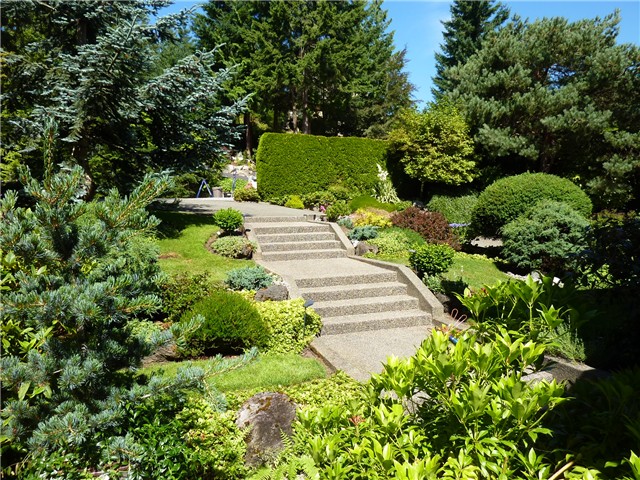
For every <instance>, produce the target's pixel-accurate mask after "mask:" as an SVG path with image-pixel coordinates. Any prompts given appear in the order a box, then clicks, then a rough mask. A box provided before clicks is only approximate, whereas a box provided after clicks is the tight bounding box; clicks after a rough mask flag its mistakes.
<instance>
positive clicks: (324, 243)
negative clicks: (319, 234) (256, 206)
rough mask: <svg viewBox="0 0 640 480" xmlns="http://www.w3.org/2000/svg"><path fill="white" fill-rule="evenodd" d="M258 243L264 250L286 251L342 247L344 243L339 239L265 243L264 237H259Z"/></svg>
mask: <svg viewBox="0 0 640 480" xmlns="http://www.w3.org/2000/svg"><path fill="white" fill-rule="evenodd" d="M258 243H259V244H260V248H261V249H262V252H263V253H264V252H285V251H291V250H332V249H340V247H341V246H342V244H341V243H340V242H338V241H337V240H320V241H306V242H282V243H264V242H263V241H262V237H258Z"/></svg>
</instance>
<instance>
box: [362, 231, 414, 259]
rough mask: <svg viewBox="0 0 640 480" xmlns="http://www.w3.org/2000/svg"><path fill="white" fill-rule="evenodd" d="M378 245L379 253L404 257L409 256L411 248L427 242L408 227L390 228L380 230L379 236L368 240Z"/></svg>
mask: <svg viewBox="0 0 640 480" xmlns="http://www.w3.org/2000/svg"><path fill="white" fill-rule="evenodd" d="M368 243H370V244H371V245H375V246H376V247H378V255H381V256H388V257H395V258H402V257H406V258H408V257H409V250H413V249H415V248H417V246H419V245H423V244H424V243H425V241H424V239H423V238H422V237H421V236H420V235H419V234H417V233H416V232H414V231H413V230H409V229H406V228H397V227H394V228H389V229H384V230H381V231H379V232H378V236H377V237H376V238H373V239H371V240H369V241H368Z"/></svg>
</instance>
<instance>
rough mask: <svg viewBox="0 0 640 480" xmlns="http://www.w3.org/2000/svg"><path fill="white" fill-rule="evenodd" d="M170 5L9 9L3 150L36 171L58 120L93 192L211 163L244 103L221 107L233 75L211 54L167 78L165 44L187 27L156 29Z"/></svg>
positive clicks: (93, 1) (173, 23)
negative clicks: (41, 146) (43, 135)
mask: <svg viewBox="0 0 640 480" xmlns="http://www.w3.org/2000/svg"><path fill="white" fill-rule="evenodd" d="M169 3H170V2H168V1H166V0H149V1H145V2H138V1H132V0H124V1H117V2H116V1H110V2H103V1H98V0H89V1H84V2H68V1H64V0H53V1H49V2H31V1H28V2H11V1H9V2H4V4H3V8H2V24H3V29H2V49H3V56H2V61H3V78H2V92H3V120H4V121H5V122H6V123H7V124H9V125H11V127H10V128H9V129H7V130H5V129H3V132H2V144H3V149H4V150H5V151H8V152H10V153H12V154H13V156H14V158H15V157H16V156H19V157H21V158H20V160H21V161H22V162H24V163H31V164H34V163H35V162H36V161H37V160H36V159H37V156H33V155H29V153H28V152H29V149H33V148H36V147H37V145H38V136H39V132H41V131H42V124H43V123H44V122H45V120H46V119H48V118H50V117H53V118H54V119H55V120H56V121H57V122H58V124H59V132H60V135H61V137H62V139H63V140H64V142H63V143H62V144H61V148H60V153H59V154H60V156H61V158H62V159H65V158H66V159H70V160H73V161H74V162H75V163H76V164H78V165H80V166H82V168H83V170H84V172H85V174H86V175H87V178H88V179H89V180H90V185H91V188H90V191H91V192H92V191H94V190H95V187H96V180H98V181H100V182H101V183H102V187H103V188H104V190H106V189H108V187H109V186H111V185H114V184H115V185H119V186H123V187H129V186H130V185H132V184H133V183H134V182H135V181H136V180H137V179H139V178H141V177H142V176H143V175H144V173H146V172H148V171H152V170H157V169H162V168H165V167H173V168H175V169H176V170H191V169H194V168H199V167H203V166H204V165H203V164H204V163H205V162H206V163H208V164H211V159H212V158H215V157H216V156H217V155H219V153H220V147H221V144H223V143H224V142H225V137H226V136H227V134H228V132H230V131H231V125H232V122H233V119H234V117H235V115H236V114H237V112H238V108H239V105H238V104H236V103H235V102H228V104H227V105H223V104H222V103H221V102H220V99H219V94H220V83H221V82H222V81H223V80H224V79H225V78H226V77H228V76H229V71H228V70H223V71H220V72H218V73H217V74H216V73H214V71H213V70H212V66H213V61H214V59H213V54H212V53H211V52H199V53H196V54H193V55H188V56H186V57H184V58H182V59H181V60H180V61H177V62H175V63H173V64H171V65H170V66H169V67H167V68H166V69H164V70H162V71H158V68H157V67H158V63H157V62H155V61H154V59H155V58H156V57H157V52H158V48H157V45H158V44H159V43H161V42H164V41H171V40H172V39H174V37H175V32H176V31H177V28H179V27H180V26H181V25H184V22H185V15H184V14H179V15H174V16H170V17H165V18H160V19H158V20H157V22H156V23H155V25H151V24H149V16H150V14H154V13H157V11H158V9H159V8H160V7H162V6H166V5H168V4H169ZM31 139H33V140H31ZM62 147H64V148H62ZM5 173H10V172H5Z"/></svg>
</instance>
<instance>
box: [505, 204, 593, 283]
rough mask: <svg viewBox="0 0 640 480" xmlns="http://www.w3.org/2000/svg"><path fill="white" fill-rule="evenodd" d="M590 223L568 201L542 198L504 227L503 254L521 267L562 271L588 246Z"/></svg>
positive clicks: (554, 271) (549, 271) (509, 260)
mask: <svg viewBox="0 0 640 480" xmlns="http://www.w3.org/2000/svg"><path fill="white" fill-rule="evenodd" d="M588 226H589V222H588V221H587V219H585V218H584V217H583V216H582V214H580V213H578V212H576V211H575V210H574V209H573V208H571V207H570V206H569V205H567V204H566V203H562V202H554V201H550V200H543V201H542V202H540V203H538V204H537V205H536V206H535V207H534V208H532V209H531V210H529V212H527V213H526V214H524V215H521V216H520V217H518V218H517V219H515V220H514V221H512V222H510V223H508V224H507V225H505V226H504V227H503V228H502V240H503V243H504V247H503V249H502V255H503V257H504V259H505V260H506V261H508V262H510V263H512V264H514V265H516V266H518V267H519V268H524V269H529V270H541V271H543V272H544V273H552V274H561V273H563V272H565V271H566V270H567V269H569V268H570V267H571V264H572V263H573V262H574V261H575V256H576V254H578V253H579V252H581V251H582V250H583V249H584V248H585V246H586V240H585V234H586V232H587V228H588Z"/></svg>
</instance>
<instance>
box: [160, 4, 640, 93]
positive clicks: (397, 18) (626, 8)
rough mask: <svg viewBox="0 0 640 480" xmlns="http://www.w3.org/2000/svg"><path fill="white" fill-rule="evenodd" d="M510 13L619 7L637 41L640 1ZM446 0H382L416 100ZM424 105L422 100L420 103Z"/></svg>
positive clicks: (623, 25) (575, 13) (625, 35)
mask: <svg viewBox="0 0 640 480" xmlns="http://www.w3.org/2000/svg"><path fill="white" fill-rule="evenodd" d="M198 3H202V2H200V1H194V0H182V1H176V2H175V5H173V6H171V7H169V8H168V9H166V10H164V11H163V12H161V13H169V12H172V11H176V10H180V9H183V8H189V7H191V6H193V5H196V4H198ZM503 3H505V4H506V5H507V6H508V7H509V9H510V10H511V14H512V15H513V14H517V15H519V16H520V17H522V18H529V19H530V20H535V19H536V18H543V17H557V16H560V17H566V18H567V19H569V20H570V21H576V20H580V19H583V18H594V17H601V18H602V17H604V16H606V15H608V14H610V13H613V11H614V10H615V9H619V10H620V14H621V17H622V21H621V22H620V34H619V36H618V43H634V44H636V45H638V44H640V1H638V0H600V1H583V0H564V1H547V0H535V1H504V0H503ZM450 5H451V2H450V1H448V0H413V1H408V0H385V1H384V4H383V7H384V8H385V9H386V10H387V12H388V18H389V19H390V20H391V25H390V27H389V28H390V29H391V30H393V31H394V32H395V34H394V42H395V45H396V47H397V48H398V49H402V48H406V49H407V59H408V60H409V63H408V64H407V67H406V70H407V71H408V72H409V79H410V81H411V83H413V84H414V85H415V86H416V91H415V92H414V98H415V99H416V100H418V101H419V102H428V101H430V100H431V86H432V82H431V78H432V77H433V75H434V74H435V58H434V55H435V52H437V51H439V50H440V44H441V43H442V30H443V28H442V23H441V22H442V21H443V20H447V19H449V17H450V12H449V7H450ZM422 105H424V103H422Z"/></svg>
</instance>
